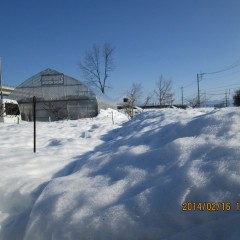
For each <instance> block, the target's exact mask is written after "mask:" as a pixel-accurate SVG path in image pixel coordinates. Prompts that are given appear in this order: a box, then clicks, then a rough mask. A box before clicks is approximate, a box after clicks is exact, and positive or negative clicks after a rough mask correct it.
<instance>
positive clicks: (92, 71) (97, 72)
mask: <svg viewBox="0 0 240 240" xmlns="http://www.w3.org/2000/svg"><path fill="white" fill-rule="evenodd" d="M114 50H115V48H114V47H113V46H112V45H111V44H109V43H105V44H104V45H103V47H102V48H100V47H99V46H98V45H93V46H92V48H91V49H90V50H88V51H87V52H86V54H85V57H84V60H83V62H81V63H80V65H79V67H80V69H81V71H82V73H83V75H84V77H85V78H86V80H87V82H88V83H89V84H90V85H93V86H95V87H97V88H98V89H100V91H101V92H102V93H105V90H106V88H107V87H109V86H108V85H107V84H106V83H107V79H108V78H109V74H110V72H112V71H113V70H114V64H113V53H114Z"/></svg>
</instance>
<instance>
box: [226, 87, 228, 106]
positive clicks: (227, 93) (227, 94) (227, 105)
mask: <svg viewBox="0 0 240 240" xmlns="http://www.w3.org/2000/svg"><path fill="white" fill-rule="evenodd" d="M225 105H226V107H228V92H227V90H225Z"/></svg>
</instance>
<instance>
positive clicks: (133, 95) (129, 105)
mask: <svg viewBox="0 0 240 240" xmlns="http://www.w3.org/2000/svg"><path fill="white" fill-rule="evenodd" d="M126 95H127V100H128V101H127V102H126V103H125V106H124V108H125V111H126V113H127V115H128V117H129V118H130V119H132V118H133V117H134V107H135V105H136V103H137V102H138V101H139V100H140V98H141V95H142V84H141V83H133V84H132V86H131V88H130V90H129V91H127V93H126Z"/></svg>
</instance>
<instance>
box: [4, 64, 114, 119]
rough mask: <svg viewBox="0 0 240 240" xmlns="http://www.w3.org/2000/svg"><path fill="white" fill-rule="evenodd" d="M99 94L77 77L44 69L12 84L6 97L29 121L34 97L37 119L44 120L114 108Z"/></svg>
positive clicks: (75, 117) (66, 117)
mask: <svg viewBox="0 0 240 240" xmlns="http://www.w3.org/2000/svg"><path fill="white" fill-rule="evenodd" d="M100 95H101V94H100ZM100 95H99V96H98V94H96V93H95V92H94V90H92V89H90V87H88V86H87V85H86V84H84V83H82V82H80V81H79V80H77V79H74V78H72V77H70V76H67V75H65V74H64V73H61V72H58V71H56V70H53V69H50V68H48V69H46V70H44V71H42V72H40V73H38V74H36V75H34V76H32V77H30V78H29V79H27V80H26V81H24V82H23V83H22V84H20V85H19V86H18V87H16V88H15V89H14V91H13V92H12V93H11V94H10V95H9V98H11V99H14V100H17V101H18V103H19V106H20V110H21V114H22V120H26V121H32V120H33V96H35V97H36V99H37V105H36V117H37V120H38V121H45V122H46V121H57V120H64V119H71V120H74V119H79V118H87V117H95V116H97V115H98V113H99V110H100V108H107V107H113V108H115V107H114V104H112V103H109V102H106V101H105V100H104V99H105V97H104V96H100Z"/></svg>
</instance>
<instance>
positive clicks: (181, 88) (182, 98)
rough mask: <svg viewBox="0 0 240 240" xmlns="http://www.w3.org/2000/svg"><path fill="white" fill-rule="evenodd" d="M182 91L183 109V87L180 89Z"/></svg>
mask: <svg viewBox="0 0 240 240" xmlns="http://www.w3.org/2000/svg"><path fill="white" fill-rule="evenodd" d="M181 89H182V107H183V87H181Z"/></svg>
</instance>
